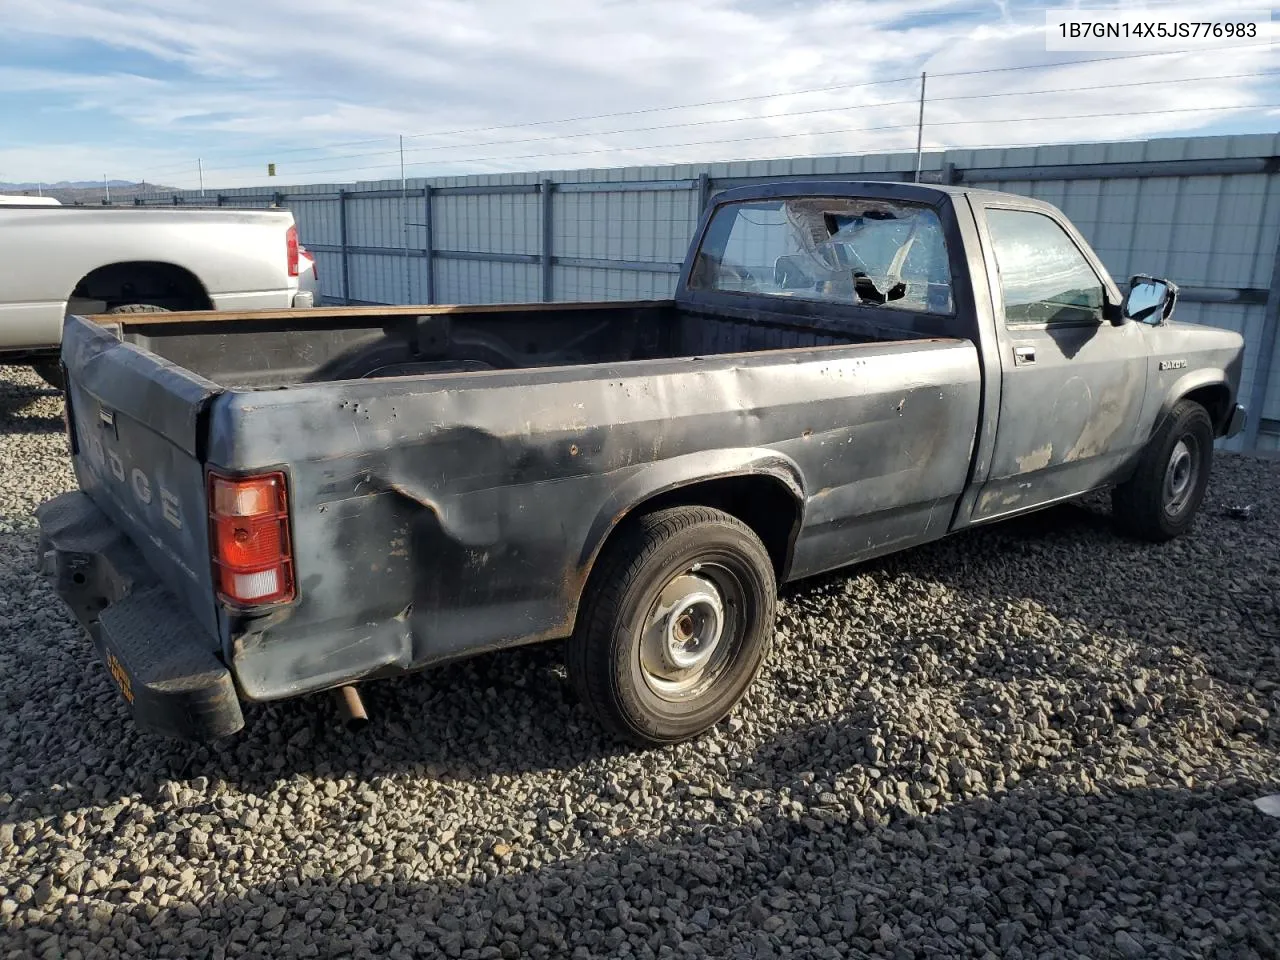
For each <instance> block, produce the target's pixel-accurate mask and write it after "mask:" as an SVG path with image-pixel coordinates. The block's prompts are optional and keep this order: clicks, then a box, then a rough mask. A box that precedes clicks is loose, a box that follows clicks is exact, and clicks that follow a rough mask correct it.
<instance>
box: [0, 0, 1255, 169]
mask: <svg viewBox="0 0 1280 960" xmlns="http://www.w3.org/2000/svg"><path fill="white" fill-rule="evenodd" d="M5 25H6V31H7V32H8V35H9V36H10V37H11V38H21V37H23V36H27V37H37V38H38V37H61V38H65V39H72V40H81V41H84V42H89V43H96V44H105V45H107V46H109V47H112V48H115V49H116V50H117V51H124V52H126V53H134V54H137V55H138V64H139V65H138V69H137V70H132V71H130V72H127V73H122V72H112V73H108V74H105V75H103V76H100V77H93V78H90V79H86V78H84V77H83V76H82V75H77V76H72V75H70V74H69V73H67V72H61V71H59V70H57V69H56V67H53V66H51V67H49V68H46V69H41V70H32V69H26V70H23V69H17V68H11V69H0V91H5V92H9V93H16V94H18V96H20V97H25V98H29V99H30V100H31V101H32V102H36V101H37V100H38V99H39V98H40V97H45V96H49V95H57V96H60V97H70V98H71V101H72V102H73V103H74V104H75V105H76V106H78V107H79V108H81V109H93V110H96V111H100V112H103V113H107V114H109V115H110V116H111V117H112V118H113V120H112V122H111V127H112V129H114V130H117V131H118V136H116V137H114V138H113V139H112V142H111V143H108V144H105V145H104V144H101V143H95V144H93V145H92V151H90V153H89V154H88V155H87V157H86V158H85V159H87V160H88V161H90V162H91V166H90V167H89V168H88V172H89V175H93V172H94V171H96V170H97V169H98V168H100V167H101V166H102V165H103V161H105V160H106V159H107V158H108V157H115V156H124V157H127V158H128V164H127V166H124V167H121V169H122V170H129V171H139V172H141V171H144V170H147V169H150V170H152V171H153V172H154V173H153V175H155V176H158V177H159V178H160V179H164V176H162V175H163V174H165V173H166V171H174V172H173V173H171V174H169V177H168V178H169V179H170V180H173V181H174V182H175V183H178V184H179V185H188V184H189V183H190V182H191V179H192V178H191V173H190V171H192V170H193V169H194V157H195V156H197V155H200V156H203V157H204V158H205V166H206V168H207V169H208V170H209V179H210V182H211V183H225V184H228V185H236V184H239V183H248V182H255V181H258V180H261V179H262V173H263V165H264V164H265V162H266V161H267V160H274V161H276V162H277V163H278V164H279V167H280V174H281V180H280V181H279V182H286V183H287V182H292V181H322V180H342V179H353V178H356V177H378V176H381V177H387V176H391V175H393V173H394V170H395V167H396V164H397V163H398V158H397V157H396V156H395V155H394V140H393V139H388V140H387V141H385V142H382V143H377V144H365V145H355V146H345V147H344V146H336V147H333V148H332V149H328V150H321V149H317V150H311V151H303V150H296V149H295V148H301V147H309V146H313V145H315V144H325V143H332V142H335V141H349V140H359V139H364V138H372V137H389V138H394V137H395V135H396V134H398V133H401V132H403V133H406V134H416V133H419V132H422V131H432V130H436V131H440V130H444V131H448V130H472V129H474V128H477V127H488V126H495V125H506V124H516V123H527V122H528V121H531V120H542V119H546V118H554V117H572V116H583V115H591V114H598V113H612V112H617V111H625V110H638V109H644V108H647V107H652V106H665V105H675V104H681V103H692V102H698V101H705V100H721V99H728V98H735V97H751V96H759V95H763V94H768V93H773V92H777V91H786V90H805V89H811V88H814V87H824V86H831V85H836V84H842V85H852V84H860V83H869V82H872V81H880V80H885V79H890V78H895V77H913V76H915V75H917V74H918V72H919V71H920V70H921V69H926V70H928V71H929V73H930V76H931V79H930V81H929V95H930V98H931V102H930V103H929V104H928V105H927V110H926V120H927V121H928V123H929V124H930V125H929V126H927V127H926V130H925V142H926V146H932V147H939V146H947V145H969V144H979V143H1018V142H1028V143H1030V142H1037V141H1040V142H1043V141H1055V140H1056V141H1062V140H1076V139H1115V138H1122V137H1123V138H1130V137H1145V136H1151V135H1155V134H1160V133H1168V132H1181V131H1188V132H1190V131H1194V130H1196V129H1199V128H1201V127H1204V126H1205V125H1207V124H1209V123H1212V122H1215V121H1219V120H1221V119H1222V118H1223V115H1222V114H1220V113H1218V112H1215V111H1209V110H1204V111H1198V112H1197V111H1194V110H1193V109H1192V108H1200V107H1220V106H1223V105H1239V106H1247V105H1249V104H1256V103H1265V102H1268V100H1267V98H1266V95H1265V94H1264V93H1263V92H1262V91H1263V90H1264V89H1265V88H1266V86H1267V85H1270V87H1271V89H1274V84H1270V81H1269V78H1257V77H1238V76H1232V77H1231V78H1229V79H1220V80H1214V81H1207V80H1202V81H1199V82H1196V83H1171V84H1160V85H1157V84H1148V85H1143V86H1136V85H1135V86H1126V84H1137V83H1140V82H1143V81H1149V80H1156V79H1165V78H1182V77H1197V76H1210V75H1216V76H1224V75H1235V74H1241V73H1250V72H1256V71H1259V70H1263V69H1265V68H1266V66H1267V65H1268V64H1269V63H1271V62H1272V60H1271V55H1270V51H1269V50H1267V49H1266V48H1254V49H1250V50H1240V51H1235V52H1233V53H1232V55H1230V56H1229V57H1227V56H1224V55H1223V54H1222V53H1221V52H1220V51H1219V52H1215V53H1209V54H1199V55H1194V56H1192V55H1179V56H1177V57H1165V58H1158V59H1147V60H1135V61H1131V62H1124V61H1114V62H1108V63H1097V64H1083V65H1078V66H1074V67H1056V68H1052V69H1044V70H1025V71H1014V72H996V73H986V74H981V75H969V76H946V75H947V74H956V73H961V72H968V71H974V70H993V69H996V68H1001V67H1007V66H1014V65H1023V64H1034V63H1044V64H1049V63H1054V62H1058V61H1061V60H1063V59H1065V57H1064V55H1062V54H1048V53H1046V52H1045V50H1044V36H1043V13H1042V10H1041V9H1035V10H1028V9H1025V8H1018V7H1015V6H1014V5H1012V4H1009V3H1005V2H1004V0H997V2H995V3H989V2H984V3H973V2H966V0H907V2H904V3H891V2H866V0H863V2H856V0H855V2H835V0H806V2H793V3H790V4H783V3H772V2H771V3H765V2H761V0H740V2H733V0H703V2H701V3H698V4H692V3H688V2H677V0H631V2H623V0H559V2H556V3H553V4H531V3H528V2H527V0H381V2H379V3H377V4H367V5H366V4H356V3H352V2H349V0H254V2H251V0H222V2H219V3H215V4H210V3H208V2H207V0H116V2H114V3H113V4H111V5H109V6H105V5H99V4H97V3H96V2H91V0H8V2H7V3H6V14H5ZM1088 56H1089V55H1088V54H1082V55H1080V56H1079V57H1076V58H1075V59H1080V58H1081V57H1085V58H1087V57H1088ZM150 58H156V59H158V60H160V61H161V62H162V63H163V64H166V65H167V66H165V67H164V68H162V69H159V70H154V71H149V68H150V67H151V65H152V64H153V62H154V61H152V60H151V59H150ZM80 68H81V69H82V68H83V65H81V66H80ZM146 72H153V73H154V74H155V75H154V76H144V75H142V74H143V73H146ZM168 73H176V74H177V75H178V76H177V79H166V78H165V77H166V74H168ZM1091 86H1092V87H1097V88H1098V89H1094V90H1074V89H1072V90H1069V91H1068V92H1063V93H1044V94H1040V95H1032V96H1018V97H990V98H986V99H953V98H957V97H974V96H975V95H983V94H997V93H1008V92H1016V91H1031V90H1041V91H1044V90H1054V89H1057V88H1078V87H1091ZM916 92H917V81H916V80H914V79H908V80H905V81H903V82H898V83H893V84H883V85H876V86H869V87H864V88H860V89H858V88H850V87H848V86H846V87H845V88H844V89H841V90H832V91H827V92H824V93H814V94H807V95H803V96H793V97H785V98H775V99H770V100H758V101H753V102H747V103H741V104H732V105H722V106H709V107H703V108H699V109H686V110H679V111H671V112H657V113H643V114H639V115H635V116H623V117H614V118H606V119H601V120H597V121H583V122H578V123H565V124H558V125H543V126H531V127H527V128H523V129H512V130H490V131H479V132H471V133H459V134H452V135H440V136H432V137H416V138H414V139H412V140H410V141H409V144H408V146H409V149H410V153H409V156H408V157H407V159H408V160H409V161H410V163H411V164H412V166H411V168H410V173H411V174H413V175H427V174H433V173H441V172H451V173H452V172H477V171H485V170H495V169H540V168H542V169H546V168H566V167H574V166H602V165H620V164H625V163H636V162H644V163H656V162H665V161H689V160H696V159H711V158H726V157H754V156H794V155H804V154H812V153H856V152H868V151H879V150H897V149H907V148H909V147H913V146H914V141H915V133H914V129H913V124H914V122H915V110H914V108H913V107H912V106H911V105H910V104H909V103H906V104H904V103H897V102H896V101H902V100H910V99H911V98H913V97H914V96H915V94H916ZM1271 96H1272V97H1273V98H1274V97H1275V94H1274V93H1273V94H1271ZM932 98H944V99H937V100H934V99H932ZM949 98H951V99H949ZM880 104H888V105H880ZM789 109H790V110H792V111H794V113H793V114H792V115H789V116H774V115H775V114H779V113H784V112H786V111H787V110H789ZM820 110H828V111H830V112H825V113H824V112H818V111H820ZM1143 111H1154V112H1150V113H1147V114H1146V115H1144V116H1136V115H1135V116H1127V115H1126V114H1137V113H1140V112H1143ZM1164 111H1181V112H1164ZM1102 113H1110V114H1112V116H1110V117H1097V118H1091V119H1076V120H1070V119H1068V120H1062V119H1059V120H1055V119H1044V120H1036V121H1027V122H1017V123H1010V122H1001V121H1008V120H1009V119H1010V118H1028V117H1044V118H1055V117H1077V116H1079V115H1087V114H1102ZM1227 116H1230V114H1228V115H1227ZM743 117H758V118H761V119H755V120H750V121H747V122H732V123H715V124H711V123H708V124H705V125H702V126H678V127H672V128H670V129H665V130H663V129H636V128H648V127H656V126H659V125H661V124H676V123H685V122H688V121H713V120H729V119H736V118H743ZM1249 117H1253V118H1254V119H1255V121H1256V118H1257V114H1252V115H1241V119H1240V121H1239V122H1241V123H1246V122H1248V118H1249ZM956 121H963V122H960V123H957V122H956ZM974 121H976V122H974ZM944 124H950V125H944ZM868 128H872V129H868ZM879 128H893V129H879ZM625 131H631V132H625ZM830 131H843V132H840V133H830ZM139 132H143V133H145V134H146V138H145V139H146V142H147V143H148V144H154V143H160V144H162V146H161V147H160V148H159V149H153V148H151V147H147V148H145V149H144V148H134V149H133V152H132V153H130V147H129V144H130V141H131V140H134V139H135V138H136V135H137V134H138V133H139ZM170 133H171V134H172V137H173V141H174V142H173V143H172V144H167V145H166V144H165V142H164V141H165V137H166V135H167V134H170ZM587 133H590V134H591V135H589V136H587V135H582V134H587ZM59 134H60V137H59V139H60V141H61V143H63V144H65V143H66V141H67V138H68V137H71V136H73V135H74V133H73V131H59ZM571 134H576V135H578V136H569V135H571ZM553 135H560V136H562V137H563V139H542V138H547V137H551V136H553ZM784 135H785V136H784ZM771 136H777V137H780V138H779V139H768V138H769V137H771ZM749 137H750V138H759V139H752V140H747V139H739V138H749ZM497 140H508V141H516V140H520V141H530V142H522V143H506V144H502V143H494V142H493V141H497ZM707 141H734V142H707ZM179 144H181V146H179ZM446 147H447V149H444V148H446ZM184 151H185V152H187V154H188V155H183V152H184ZM366 154H378V155H375V156H367V155H366ZM82 156H84V155H83V154H82V153H81V152H79V151H76V150H68V149H67V148H66V147H65V146H62V145H59V146H56V147H55V146H50V147H49V148H48V149H45V150H42V149H41V148H40V145H39V144H28V145H27V146H26V147H24V148H23V152H21V153H17V152H15V151H14V150H0V170H4V171H6V174H5V175H6V176H7V177H8V178H10V179H17V178H18V177H17V176H16V175H15V176H9V174H11V173H12V174H20V175H21V177H22V178H24V179H25V178H33V179H34V178H37V177H40V176H44V177H45V178H46V179H51V178H53V177H54V176H55V175H56V176H80V175H84V174H85V173H86V170H85V169H84V168H77V169H74V170H73V169H71V167H72V166H73V165H74V164H77V163H80V162H82V159H81V157H82ZM99 157H101V158H102V160H99V159H98V158H99ZM175 158H176V159H175ZM26 163H30V164H32V166H30V167H24V168H23V169H22V170H15V168H16V167H18V166H19V165H21V164H26ZM179 168H182V169H181V170H179ZM55 171H56V173H55ZM183 171H185V172H183ZM131 175H135V176H136V175H137V174H131Z"/></svg>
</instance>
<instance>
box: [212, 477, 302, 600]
mask: <svg viewBox="0 0 1280 960" xmlns="http://www.w3.org/2000/svg"><path fill="white" fill-rule="evenodd" d="M209 538H210V541H211V543H212V547H213V573H214V580H215V583H216V587H217V591H218V596H219V597H221V598H222V599H223V600H226V601H229V602H230V603H235V604H241V605H256V604H261V603H281V602H284V601H287V600H292V599H293V598H294V596H295V593H296V591H295V589H294V579H293V551H292V548H291V547H290V544H289V499H288V493H287V491H286V489H285V480H284V474H283V473H263V474H259V475H258V476H254V477H222V476H218V475H217V474H214V473H211V474H209Z"/></svg>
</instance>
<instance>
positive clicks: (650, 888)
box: [9, 784, 1280, 958]
mask: <svg viewBox="0 0 1280 960" xmlns="http://www.w3.org/2000/svg"><path fill="white" fill-rule="evenodd" d="M1252 789H1253V788H1252V787H1251V786H1250V785H1244V784H1238V785H1234V786H1232V787H1230V788H1227V789H1209V790H1202V791H1190V790H1181V789H1179V790H1168V789H1147V788H1141V789H1133V790H1124V791H1107V790H1104V791H1102V792H1099V793H1095V794H1091V795H1074V794H1063V793H1054V792H1047V791H1044V790H1042V789H1038V788H1034V787H1030V786H1023V787H1019V788H1016V789H1014V790H1012V791H1009V792H1007V793H1003V794H997V795H995V796H993V797H989V798H977V799H972V800H961V801H958V802H955V803H953V804H951V805H949V806H947V807H946V808H944V809H942V810H939V811H938V812H936V813H934V814H931V815H928V816H908V815H904V814H902V813H900V812H899V811H894V812H893V813H892V814H891V815H890V816H883V815H878V814H876V813H867V814H863V815H861V816H858V815H856V814H853V815H849V814H844V813H838V814H831V813H824V811H823V810H822V801H821V798H819V797H816V796H806V795H804V794H802V793H795V792H793V795H792V797H793V800H798V801H801V802H803V803H804V804H805V806H807V807H808V808H809V812H808V813H807V814H806V815H805V816H804V817H800V816H798V815H796V814H795V813H794V812H793V809H794V807H793V805H792V804H786V805H779V804H777V803H765V804H760V805H758V806H756V807H754V808H753V809H751V811H750V814H749V815H743V814H742V813H741V812H740V811H739V812H738V813H736V814H735V813H734V812H733V807H734V806H735V804H736V803H737V802H740V799H741V798H739V800H736V801H735V803H728V802H723V803H719V806H720V809H719V810H716V809H714V807H713V803H715V802H713V801H711V800H693V799H687V798H686V799H684V800H683V802H682V809H683V813H684V815H683V816H682V817H681V818H680V819H679V820H678V821H675V822H672V823H670V825H669V826H668V827H667V828H665V829H664V830H663V832H662V833H661V834H660V835H659V836H657V837H655V838H646V839H644V840H634V839H627V838H626V837H616V836H609V835H603V834H601V833H600V832H598V831H597V830H596V828H595V826H594V821H593V820H592V817H591V812H590V811H586V812H585V813H584V814H583V815H581V816H579V817H578V819H577V820H575V821H573V822H571V823H569V824H567V825H566V830H567V831H569V833H568V834H564V835H562V838H564V837H568V838H569V839H570V840H571V839H573V837H574V836H575V835H576V837H578V838H580V839H581V842H582V843H583V844H585V845H586V846H587V847H588V849H590V851H591V852H590V853H589V854H588V855H586V856H568V855H566V856H562V857H558V858H557V857H556V855H555V854H554V852H553V853H552V854H551V856H552V857H553V859H552V861H551V862H546V863H542V864H540V865H537V866H522V858H523V857H524V856H525V855H526V853H527V852H530V851H527V850H526V849H524V848H523V847H522V842H521V841H520V840H512V841H510V845H509V849H508V848H504V847H497V848H496V852H495V841H494V838H491V837H485V836H475V835H471V836H468V837H466V838H465V839H463V840H462V841H461V842H460V848H461V849H460V857H461V858H463V862H467V861H470V860H471V859H472V858H473V859H474V863H475V868H474V870H473V871H471V874H472V879H471V880H470V881H469V882H465V883H463V882H459V881H457V880H442V881H436V882H424V881H422V880H421V879H418V878H417V877H418V876H421V873H422V872H423V871H424V870H425V869H426V867H425V865H424V864H423V861H422V859H421V853H420V852H419V853H418V854H416V855H415V854H413V853H412V852H410V853H409V854H407V855H406V854H404V853H403V851H401V852H398V853H397V854H395V855H393V854H391V853H389V852H388V853H379V854H378V855H376V858H375V859H374V861H373V862H371V863H368V865H367V866H363V867H355V868H352V872H346V873H344V872H342V868H341V867H336V866H335V865H334V864H333V863H332V861H328V860H327V859H325V855H324V854H320V855H319V856H317V857H316V858H314V859H311V853H310V851H309V850H307V849H306V847H307V843H308V841H307V838H306V837H305V836H301V837H299V844H300V846H299V857H300V860H299V866H300V868H302V869H304V870H311V871H314V872H315V874H317V875H316V876H314V877H313V878H310V879H299V878H296V877H295V878H291V879H288V880H281V881H275V882H267V883H262V884H258V885H255V886H252V887H250V888H249V889H248V891H247V892H246V893H244V894H243V895H241V896H238V897H236V898H233V899H212V898H207V897H205V898H201V897H191V898H168V900H167V903H165V902H164V901H161V902H162V903H164V904H165V905H164V906H162V907H159V908H157V906H156V904H155V903H154V902H153V901H152V900H151V899H150V898H146V899H144V901H143V902H141V903H130V902H128V901H127V900H126V899H125V894H126V892H127V889H128V888H129V887H130V886H131V885H132V884H134V883H135V882H137V881H138V880H139V879H141V878H140V877H138V876H133V875H129V874H125V875H122V876H118V877H117V880H123V881H124V884H123V888H120V886H121V885H117V888H116V889H113V891H112V892H111V893H110V894H109V896H110V899H111V901H112V902H111V903H110V904H104V903H101V901H97V902H86V901H85V900H81V901H80V902H79V903H76V902H74V901H73V902H71V903H69V904H67V905H66V906H65V907H64V908H63V910H62V912H61V915H60V916H57V915H55V916H46V917H45V918H43V919H41V920H39V921H37V923H36V924H33V925H27V926H26V927H25V928H23V929H13V928H10V933H9V945H10V947H16V948H18V949H19V950H20V951H21V949H22V948H24V947H25V948H28V949H30V950H31V951H32V953H31V954H30V955H35V953H36V952H39V953H41V954H43V955H50V954H49V953H48V949H49V947H48V939H47V938H50V937H56V938H57V939H58V944H59V946H60V948H61V950H63V951H65V950H67V949H68V948H69V947H72V946H76V945H78V943H83V942H84V941H83V940H78V939H76V938H80V937H83V938H85V939H86V940H88V941H89V942H90V943H94V944H97V945H99V946H101V947H103V948H104V949H107V950H109V951H111V949H112V944H113V942H114V945H115V949H122V948H123V947H124V945H125V942H126V940H127V941H128V942H129V944H130V948H131V949H138V948H141V949H142V950H145V951H146V952H147V955H152V956H154V955H160V956H164V955H171V956H183V957H191V958H203V957H210V956H219V957H221V956H224V955H227V954H226V953H225V951H226V947H227V944H228V943H232V944H239V945H241V946H242V948H243V949H242V950H240V949H237V950H236V951H235V952H237V953H243V955H246V956H255V957H257V956H261V957H268V956H294V955H300V956H316V955H318V956H320V957H330V956H333V957H336V956H352V957H358V958H362V957H382V956H387V955H390V956H393V957H394V956H404V957H408V956H439V955H444V956H448V957H458V956H460V955H464V951H471V952H469V953H466V954H465V955H466V956H479V957H488V956H495V957H498V956H500V957H516V956H529V957H534V958H546V957H552V956H568V955H569V954H570V951H576V952H574V953H573V956H575V957H579V956H582V957H606V956H607V957H614V956H619V955H620V953H621V952H622V951H621V950H620V948H621V947H622V944H623V943H624V941H626V942H628V947H627V949H628V950H630V951H631V953H632V955H635V956H654V955H655V954H656V955H664V954H666V955H670V956H678V955H686V956H692V957H700V956H709V957H744V958H745V957H768V956H775V955H776V954H775V950H776V949H777V948H778V947H779V946H782V945H785V946H786V947H787V948H788V952H790V953H792V954H793V955H797V956H814V957H842V956H849V955H854V956H868V955H879V956H892V957H905V958H923V957H932V956H975V957H976V956H982V955H984V954H985V955H988V956H991V955H997V956H1004V957H1012V956H1026V957H1030V956H1041V957H1045V956H1055V957H1057V956H1078V957H1091V958H1095V957H1112V956H1117V957H1129V958H1132V957H1136V956H1143V955H1145V956H1187V957H1207V956H1219V957H1225V956H1231V957H1239V958H1268V957H1274V956H1276V955H1277V953H1276V951H1277V941H1276V935H1277V934H1276V931H1277V926H1276V920H1277V912H1276V909H1277V908H1276V903H1275V899H1274V898H1275V890H1276V888H1277V884H1280V839H1277V832H1276V830H1275V821H1274V820H1271V819H1269V818H1267V817H1265V816H1263V815H1262V814H1259V813H1258V812H1257V811H1255V810H1253V809H1252V808H1251V807H1250V806H1249V804H1248V803H1247V802H1246V799H1245V798H1246V797H1247V796H1249V795H1250V792H1251V790H1252ZM841 799H842V801H843V802H845V803H846V804H849V798H848V797H843V798H841ZM385 813H386V811H383V813H382V814H378V813H375V812H374V811H373V810H372V809H369V808H365V813H364V816H363V817H362V816H361V815H360V814H356V815H354V816H353V819H352V820H351V823H350V826H349V830H350V834H351V835H352V837H353V838H354V839H357V840H359V839H360V838H365V839H363V840H361V841H360V842H362V843H364V844H365V845H366V846H368V847H370V848H375V849H379V848H380V845H378V844H376V843H375V842H374V840H373V837H374V836H376V830H377V823H378V816H380V815H384V814H385ZM716 818H720V819H722V820H723V819H725V818H728V819H729V820H730V821H731V822H729V823H724V822H720V823H716V822H713V821H714V820H715V819H716ZM227 841H228V842H229V843H230V844H231V847H230V849H231V850H232V851H234V850H236V849H244V850H247V849H248V848H249V847H251V846H252V844H253V842H254V836H253V832H252V831H251V830H248V829H245V828H243V827H236V828H232V829H230V830H228V835H227ZM229 855H231V856H234V855H235V854H234V853H230V854H229ZM543 855H544V856H545V855H546V850H545V848H544V850H543ZM397 857H399V863H398V864H397V865H396V866H395V867H390V866H389V865H388V864H389V862H394V861H395V860H396V859H397ZM406 861H409V862H408V863H406ZM304 862H305V863H306V866H305V867H303V866H302V865H303V863H304ZM411 864H412V865H411ZM194 866H195V867H196V869H197V870H198V871H204V870H215V871H216V870H217V869H218V868H219V858H218V857H217V856H216V854H213V853H211V854H210V855H209V856H208V857H207V858H205V859H204V860H203V861H199V860H198V861H197V862H196V864H194ZM392 870H395V871H397V872H396V873H392V872H391V871H392ZM355 871H359V872H355ZM353 873H354V875H353ZM415 875H417V876H415ZM91 918H92V919H91ZM682 944H683V947H682V946H681V945H682ZM135 945H136V946H135ZM162 945H168V946H167V947H166V946H162ZM304 945H305V947H306V950H305V951H304V952H301V953H299V952H298V951H300V950H302V948H303V947H304ZM988 951H990V952H988ZM1015 951H1017V952H1016V953H1015Z"/></svg>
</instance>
